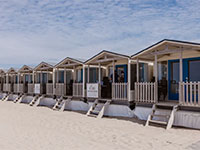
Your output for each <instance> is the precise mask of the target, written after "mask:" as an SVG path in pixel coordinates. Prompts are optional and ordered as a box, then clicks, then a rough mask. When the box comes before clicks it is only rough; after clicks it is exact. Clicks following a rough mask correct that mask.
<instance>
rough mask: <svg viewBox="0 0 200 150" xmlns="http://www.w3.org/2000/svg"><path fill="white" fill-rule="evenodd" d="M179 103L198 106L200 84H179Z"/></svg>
mask: <svg viewBox="0 0 200 150" xmlns="http://www.w3.org/2000/svg"><path fill="white" fill-rule="evenodd" d="M179 103H180V104H181V105H184V106H200V82H179Z"/></svg>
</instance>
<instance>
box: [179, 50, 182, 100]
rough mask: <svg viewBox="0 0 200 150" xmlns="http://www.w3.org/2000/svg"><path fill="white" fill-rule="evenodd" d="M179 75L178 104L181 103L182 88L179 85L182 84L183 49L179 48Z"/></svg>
mask: <svg viewBox="0 0 200 150" xmlns="http://www.w3.org/2000/svg"><path fill="white" fill-rule="evenodd" d="M179 62H180V63H179V65H180V66H179V75H180V77H179V78H180V81H179V103H181V101H182V86H181V85H180V83H182V82H183V49H182V48H181V51H180V58H179Z"/></svg>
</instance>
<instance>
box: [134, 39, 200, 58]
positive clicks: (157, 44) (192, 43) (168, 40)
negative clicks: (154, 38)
mask: <svg viewBox="0 0 200 150" xmlns="http://www.w3.org/2000/svg"><path fill="white" fill-rule="evenodd" d="M163 44H175V45H177V46H180V47H181V46H198V47H200V43H195V42H188V41H179V40H171V39H163V40H161V41H159V42H157V43H155V44H153V45H151V46H149V47H147V48H145V49H143V50H141V51H139V52H138V53H136V54H133V55H132V56H131V57H132V58H133V57H137V56H138V55H140V54H142V53H145V52H147V51H149V50H152V49H155V48H157V47H159V46H161V45H163Z"/></svg>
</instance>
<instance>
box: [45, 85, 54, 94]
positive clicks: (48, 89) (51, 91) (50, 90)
mask: <svg viewBox="0 0 200 150" xmlns="http://www.w3.org/2000/svg"><path fill="white" fill-rule="evenodd" d="M46 90H47V91H46V93H47V95H53V83H47V84H46Z"/></svg>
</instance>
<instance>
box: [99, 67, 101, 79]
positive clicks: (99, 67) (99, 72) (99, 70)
mask: <svg viewBox="0 0 200 150" xmlns="http://www.w3.org/2000/svg"><path fill="white" fill-rule="evenodd" d="M99 83H101V64H100V63H99Z"/></svg>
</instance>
